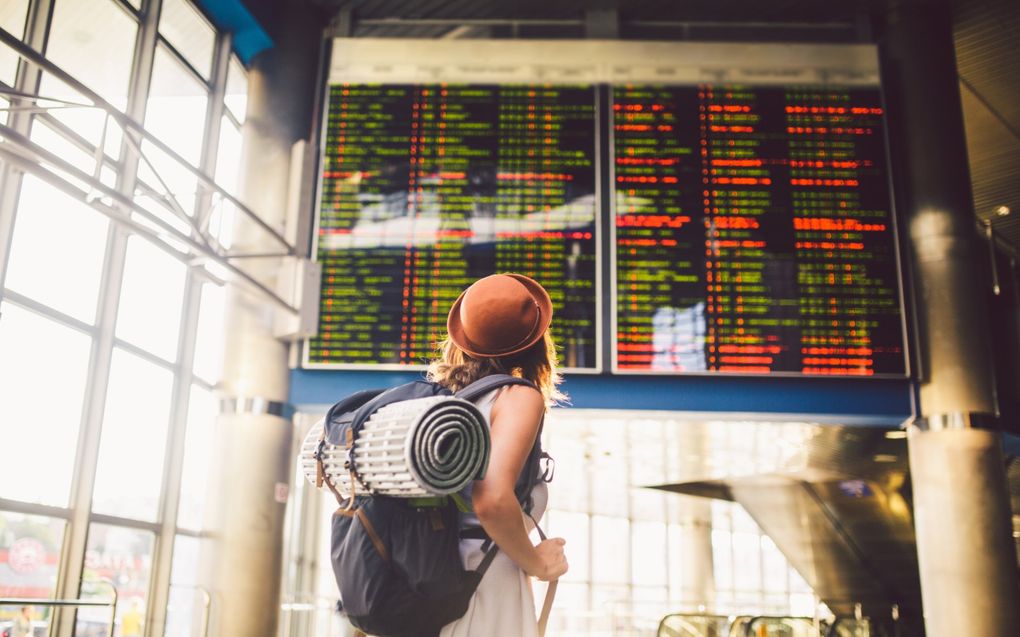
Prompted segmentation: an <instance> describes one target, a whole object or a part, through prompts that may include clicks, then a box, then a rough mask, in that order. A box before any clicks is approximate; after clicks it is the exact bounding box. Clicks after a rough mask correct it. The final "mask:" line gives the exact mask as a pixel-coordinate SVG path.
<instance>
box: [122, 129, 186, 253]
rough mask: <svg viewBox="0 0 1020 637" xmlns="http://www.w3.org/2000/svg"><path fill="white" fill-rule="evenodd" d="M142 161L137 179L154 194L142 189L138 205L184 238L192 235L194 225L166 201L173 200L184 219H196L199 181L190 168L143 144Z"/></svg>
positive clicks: (153, 147) (138, 197) (154, 147)
mask: <svg viewBox="0 0 1020 637" xmlns="http://www.w3.org/2000/svg"><path fill="white" fill-rule="evenodd" d="M142 157H143V159H142V160H141V161H140V162H139V164H138V178H139V179H140V180H141V181H142V182H144V183H145V185H146V186H148V187H149V188H150V189H151V190H152V192H151V193H150V192H144V191H143V190H142V189H139V191H140V192H139V193H138V194H137V195H136V196H135V201H136V202H137V203H138V204H139V205H140V206H142V207H143V208H145V209H146V210H148V211H150V212H152V213H154V214H155V215H156V216H157V217H159V218H161V219H163V220H164V221H168V222H170V223H171V224H172V225H173V226H174V227H175V228H177V229H178V230H180V231H181V232H183V233H184V234H188V233H190V232H191V229H192V226H191V223H190V222H188V221H187V220H186V219H183V218H182V217H181V216H180V215H179V214H177V213H175V212H173V211H172V210H171V209H170V208H171V206H172V204H171V203H170V202H169V201H167V195H172V196H173V198H174V199H175V200H176V202H177V205H179V206H180V209H181V211H183V212H184V214H185V215H187V216H189V217H192V216H194V214H195V197H196V196H197V194H198V177H196V176H195V173H193V172H192V171H190V170H188V168H187V166H185V165H184V164H182V163H180V162H179V161H177V160H176V159H174V158H173V157H171V156H170V155H168V154H166V153H164V152H163V151H162V150H160V149H158V148H156V146H155V145H153V144H151V143H149V142H142ZM143 193H144V194H143Z"/></svg>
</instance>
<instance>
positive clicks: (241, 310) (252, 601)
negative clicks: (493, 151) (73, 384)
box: [202, 3, 325, 637]
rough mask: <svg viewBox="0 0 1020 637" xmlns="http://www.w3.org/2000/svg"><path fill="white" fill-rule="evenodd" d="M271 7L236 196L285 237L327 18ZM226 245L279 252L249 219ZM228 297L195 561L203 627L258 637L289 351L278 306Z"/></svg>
mask: <svg viewBox="0 0 1020 637" xmlns="http://www.w3.org/2000/svg"><path fill="white" fill-rule="evenodd" d="M277 12H278V14H279V15H277V16H275V19H273V20H264V22H265V23H266V24H267V27H269V28H270V31H271V34H270V35H271V36H272V37H273V39H274V46H273V47H272V48H271V49H269V50H267V51H264V52H262V53H260V54H259V55H258V56H256V57H255V59H253V60H252V62H251V64H250V67H249V69H248V107H247V117H246V121H245V124H244V128H243V131H242V153H241V155H242V156H241V166H240V170H239V181H240V184H239V196H238V198H239V199H240V200H241V201H242V202H244V203H245V204H246V205H247V206H249V207H250V208H251V209H252V210H254V211H255V212H256V213H257V214H258V215H259V216H260V217H261V218H262V220H263V221H265V222H266V223H267V224H268V225H269V226H271V227H272V228H273V229H275V230H276V231H277V232H279V233H280V234H283V233H284V230H285V228H286V225H287V219H286V211H287V202H288V197H289V196H290V194H289V193H288V182H289V174H290V160H291V147H292V145H293V144H294V142H296V141H298V140H299V139H306V140H309V141H310V140H311V136H312V130H311V128H312V125H311V122H312V121H313V109H314V108H315V106H314V105H315V104H316V100H315V96H316V95H317V94H318V92H319V90H320V88H321V87H320V86H319V84H320V81H319V68H320V67H319V63H320V60H319V56H320V52H321V51H322V46H321V43H322V29H323V27H324V26H325V21H324V20H323V19H322V16H320V15H319V13H318V11H316V10H315V9H314V8H313V7H311V6H305V3H283V4H280V6H279V7H278V8H277ZM298 240H299V241H306V240H307V237H304V238H299V239H298ZM232 250H233V251H235V252H239V253H265V252H274V253H278V252H280V251H282V250H283V247H282V246H281V244H280V243H279V242H278V241H277V240H275V239H273V238H272V236H271V235H270V234H269V233H267V232H266V231H265V230H264V229H259V228H257V227H256V225H255V224H253V223H252V222H251V221H246V220H239V221H238V222H237V224H236V228H235V233H234V245H233V246H232ZM244 267H245V268H246V269H247V270H248V271H249V272H251V273H253V274H254V275H255V276H256V278H257V279H258V280H259V281H260V282H262V283H264V284H266V285H267V286H269V287H271V288H275V283H276V282H275V276H276V270H277V269H278V267H279V260H277V259H272V258H270V259H253V260H249V261H247V262H245V264H244ZM227 299H228V301H227V313H226V314H227V315H226V321H227V329H226V332H225V338H226V343H225V358H224V372H223V380H222V383H221V386H220V387H219V389H220V391H221V394H222V398H223V404H224V405H225V408H224V410H223V412H222V413H221V415H220V417H219V418H218V420H217V423H216V429H217V431H216V438H215V439H216V443H215V449H216V452H215V454H214V455H215V460H214V470H213V475H214V476H215V477H214V481H213V482H214V484H211V485H210V498H211V503H210V505H209V507H208V509H209V511H210V513H209V518H208V524H207V526H206V528H208V529H209V530H210V535H211V538H210V540H209V541H208V542H207V543H206V547H205V549H206V550H205V551H203V560H202V568H203V569H204V572H205V578H204V579H205V581H207V582H208V584H209V588H210V589H211V591H212V595H213V608H212V619H211V621H212V624H211V631H210V634H215V635H231V636H235V637H264V636H265V635H273V634H276V631H277V624H278V621H279V611H280V602H281V599H280V590H281V573H282V565H283V542H284V538H283V529H284V513H285V506H286V504H285V502H286V495H287V492H288V491H289V487H290V482H291V474H292V472H293V471H292V467H293V459H292V457H291V456H292V451H291V449H292V444H293V435H294V433H293V424H292V422H291V420H290V418H289V417H288V416H287V414H286V405H287V399H288V392H289V370H288V364H287V362H288V346H287V344H286V343H283V342H281V341H279V340H277V339H276V338H275V337H274V335H273V322H274V314H275V312H277V311H279V310H277V309H276V308H275V307H274V306H273V304H272V303H271V302H270V301H268V300H267V299H266V298H265V297H264V296H260V295H258V294H256V293H253V292H251V291H250V290H249V289H247V288H244V287H242V286H240V285H232V286H231V287H230V288H229V290H228V294H227ZM281 500H282V501H281Z"/></svg>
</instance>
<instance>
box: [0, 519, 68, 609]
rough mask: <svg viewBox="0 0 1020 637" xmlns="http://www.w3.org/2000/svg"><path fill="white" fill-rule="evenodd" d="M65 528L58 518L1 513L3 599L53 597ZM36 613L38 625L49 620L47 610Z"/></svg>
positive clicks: (0, 561) (0, 584) (0, 583)
mask: <svg viewBox="0 0 1020 637" xmlns="http://www.w3.org/2000/svg"><path fill="white" fill-rule="evenodd" d="M64 526H65V522H64V521H63V520H60V519H57V518H49V517H43V516H41V515H23V514H21V513H14V512H11V511H0V597H36V598H47V597H49V598H52V597H53V593H54V591H55V590H56V583H57V565H58V564H59V563H60V547H61V543H62V542H63V541H64ZM11 610H13V609H12V608H10V607H8V608H3V609H0V613H2V612H4V611H8V612H10V611H11ZM33 610H34V611H35V612H34V615H35V619H36V621H45V620H46V619H47V617H48V612H47V610H46V609H45V608H44V607H41V606H40V607H38V608H35V609H33ZM2 617H3V615H2V614H0V618H2Z"/></svg>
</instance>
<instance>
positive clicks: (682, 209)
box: [612, 85, 906, 376]
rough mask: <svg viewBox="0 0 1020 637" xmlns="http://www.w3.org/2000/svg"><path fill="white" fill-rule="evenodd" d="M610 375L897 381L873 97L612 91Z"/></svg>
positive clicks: (891, 239)
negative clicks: (843, 377)
mask: <svg viewBox="0 0 1020 637" xmlns="http://www.w3.org/2000/svg"><path fill="white" fill-rule="evenodd" d="M612 111H613V116H612V129H613V130H612V134H613V144H612V145H613V151H614V157H613V168H614V174H613V181H614V185H615V221H614V224H613V225H614V226H615V228H614V230H615V261H614V268H615V283H614V287H615V305H614V307H615V321H616V325H615V339H614V344H615V345H614V347H615V351H614V352H613V357H614V367H615V369H616V370H619V371H630V372H646V373H647V372H668V373H716V372H723V373H726V372H729V373H737V374H774V373H796V374H812V375H859V376H873V375H903V374H905V373H906V362H905V361H906V357H905V354H904V333H903V318H902V303H901V299H900V286H899V274H898V266H897V263H898V259H897V252H896V239H895V233H894V227H893V225H894V221H893V213H892V204H891V197H890V186H889V181H888V171H887V167H886V154H885V132H884V129H883V126H884V124H883V122H884V118H883V110H882V100H881V95H880V92H879V90H878V89H877V88H846V89H840V88H833V87H804V88H801V87H755V86H721V85H720V86H710V85H702V86H683V87H680V86H653V85H627V86H616V87H613V90H612Z"/></svg>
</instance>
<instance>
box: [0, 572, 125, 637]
mask: <svg viewBox="0 0 1020 637" xmlns="http://www.w3.org/2000/svg"><path fill="white" fill-rule="evenodd" d="M99 582H100V583H102V584H106V585H108V586H109V587H110V592H111V593H112V594H113V597H112V598H111V599H110V600H108V601H103V600H89V599H46V598H32V597H0V606H53V607H67V606H70V607H88V606H109V607H110V626H109V628H108V629H107V631H106V637H113V628H114V625H115V624H116V622H117V600H118V598H119V595H118V593H117V587H116V586H114V585H113V582H111V581H110V580H106V579H104V580H99Z"/></svg>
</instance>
